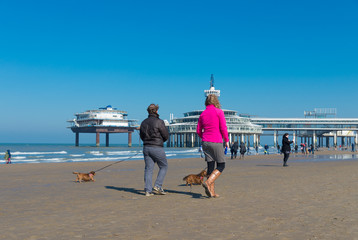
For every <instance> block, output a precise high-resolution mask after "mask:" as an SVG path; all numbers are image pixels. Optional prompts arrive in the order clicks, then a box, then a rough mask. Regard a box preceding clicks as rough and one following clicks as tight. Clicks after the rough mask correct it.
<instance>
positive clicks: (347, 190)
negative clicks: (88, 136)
mask: <svg viewBox="0 0 358 240" xmlns="http://www.w3.org/2000/svg"><path fill="white" fill-rule="evenodd" d="M337 152H338V153H339V154H342V151H337ZM316 154H319V155H326V154H336V153H335V152H334V151H323V152H322V151H321V152H317V153H316ZM347 154H351V153H349V152H347ZM282 158H283V156H282V155H269V156H267V155H266V156H262V155H260V156H247V157H245V159H244V160H238V159H236V160H230V159H228V160H227V165H226V169H225V170H224V173H223V174H222V175H221V177H220V178H219V179H218V180H217V182H216V191H217V193H218V194H220V195H221V197H220V198H218V199H210V198H207V197H206V196H205V192H204V189H203V188H202V187H201V186H193V191H192V192H190V188H189V187H187V186H185V185H184V182H183V181H182V178H183V177H184V176H185V175H187V174H190V173H198V172H200V170H202V169H203V168H205V162H204V160H203V159H200V158H197V159H170V160H169V170H168V174H167V176H166V179H165V185H164V188H165V189H166V191H167V192H168V194H167V195H165V196H158V195H156V196H152V197H145V196H144V192H143V185H144V183H143V169H144V163H143V162H142V161H127V162H121V163H118V164H116V165H113V166H111V167H109V168H106V169H104V170H102V171H100V172H98V173H97V175H96V176H95V179H96V182H88V183H81V184H80V183H76V182H74V180H75V175H73V174H72V172H73V171H80V172H88V171H91V170H96V169H99V168H101V167H103V166H105V165H107V164H109V163H110V162H92V163H88V162H84V163H44V164H13V165H5V164H1V165H0V186H1V187H0V188H1V195H0V219H1V222H0V239H255V240H256V239H358V191H357V189H358V161H357V160H354V161H343V160H339V161H331V162H300V161H298V159H300V158H302V156H298V157H293V156H292V157H290V159H289V162H288V163H289V167H286V168H283V167H282ZM305 158H307V157H305Z"/></svg>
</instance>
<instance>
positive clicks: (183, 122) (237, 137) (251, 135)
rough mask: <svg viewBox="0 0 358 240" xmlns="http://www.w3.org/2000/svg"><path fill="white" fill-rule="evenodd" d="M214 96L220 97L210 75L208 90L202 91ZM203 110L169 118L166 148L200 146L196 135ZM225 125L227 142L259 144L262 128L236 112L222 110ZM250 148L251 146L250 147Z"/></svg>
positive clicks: (205, 94) (206, 94)
mask: <svg viewBox="0 0 358 240" xmlns="http://www.w3.org/2000/svg"><path fill="white" fill-rule="evenodd" d="M209 94H215V95H216V96H220V90H217V89H215V87H214V77H213V75H211V79H210V88H209V90H204V96H205V97H207V96H208V95H209ZM203 111H204V110H195V111H191V112H186V113H184V117H182V118H173V117H172V115H171V117H170V124H169V139H168V142H167V146H168V147H198V146H200V145H201V139H200V137H199V136H198V135H197V133H196V127H197V123H198V120H199V117H200V114H201V113H202V112H203ZM223 112H224V115H225V120H226V125H227V128H228V133H229V140H230V142H232V141H238V142H240V141H242V142H246V144H247V145H249V146H250V143H252V144H253V146H256V145H259V144H260V135H261V134H262V127H261V126H259V125H255V124H253V123H252V122H251V121H250V119H248V118H244V117H239V116H238V115H237V111H233V110H225V109H223ZM251 146H252V145H251Z"/></svg>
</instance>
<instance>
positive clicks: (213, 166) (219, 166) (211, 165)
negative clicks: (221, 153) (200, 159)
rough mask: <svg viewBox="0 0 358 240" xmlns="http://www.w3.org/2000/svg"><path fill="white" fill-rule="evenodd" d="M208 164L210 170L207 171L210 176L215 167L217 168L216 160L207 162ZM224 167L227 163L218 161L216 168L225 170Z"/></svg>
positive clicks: (220, 170) (221, 170)
mask: <svg viewBox="0 0 358 240" xmlns="http://www.w3.org/2000/svg"><path fill="white" fill-rule="evenodd" d="M207 164H208V171H207V175H208V176H210V174H211V173H212V172H213V171H214V168H215V162H214V161H212V162H207ZM224 168H225V163H224V162H223V163H217V167H216V169H217V170H219V172H221V173H222V172H223V171H224Z"/></svg>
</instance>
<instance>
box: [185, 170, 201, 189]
mask: <svg viewBox="0 0 358 240" xmlns="http://www.w3.org/2000/svg"><path fill="white" fill-rule="evenodd" d="M204 177H206V169H204V170H203V171H201V172H200V173H199V174H189V175H188V176H186V177H184V178H183V181H186V185H187V186H188V185H190V192H191V185H193V184H202V183H203V181H204Z"/></svg>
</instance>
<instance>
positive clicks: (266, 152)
mask: <svg viewBox="0 0 358 240" xmlns="http://www.w3.org/2000/svg"><path fill="white" fill-rule="evenodd" d="M264 148H265V154H267V155H268V154H269V152H268V149H269V146H268V145H267V144H265V146H264Z"/></svg>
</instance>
